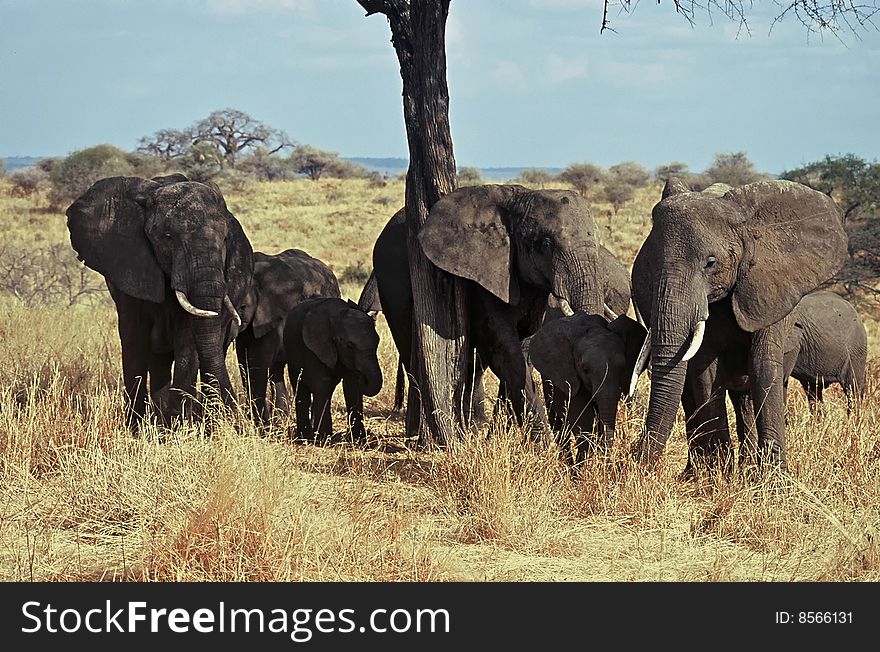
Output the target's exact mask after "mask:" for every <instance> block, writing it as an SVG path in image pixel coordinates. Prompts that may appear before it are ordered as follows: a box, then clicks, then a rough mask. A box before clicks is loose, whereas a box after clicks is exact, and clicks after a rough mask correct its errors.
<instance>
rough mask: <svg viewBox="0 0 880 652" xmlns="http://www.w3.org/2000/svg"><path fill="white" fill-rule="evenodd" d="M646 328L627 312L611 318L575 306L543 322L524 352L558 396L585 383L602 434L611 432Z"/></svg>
mask: <svg viewBox="0 0 880 652" xmlns="http://www.w3.org/2000/svg"><path fill="white" fill-rule="evenodd" d="M645 335H646V331H645V328H644V327H642V326H641V325H640V324H638V323H637V322H635V321H633V320H632V319H630V318H629V317H627V316H626V315H622V316H620V317H618V318H616V319H615V320H613V321H612V322H611V323H609V322H607V321H605V319H604V318H603V317H601V316H599V315H588V314H587V313H585V312H581V311H578V312H576V313H575V314H574V315H571V316H570V317H563V318H560V319H555V320H553V321H551V322H548V323H545V324H544V326H542V327H541V329H540V330H539V331H538V332H537V333H535V335H534V336H533V337H532V339H531V344H530V346H529V356H530V358H531V361H532V363H533V364H534V366H535V369H537V370H538V371H539V372H540V374H541V376H542V378H544V379H545V380H547V381H549V382H550V383H551V384H552V385H553V386H554V388H555V390H556V391H560V390H561V391H562V392H563V396H565V395H568V396H573V395H575V394H577V393H579V392H581V391H582V389H585V390H586V391H587V392H589V396H588V397H587V398H589V400H590V401H591V402H595V404H596V407H597V409H598V413H599V420H600V424H601V427H603V428H604V429H605V435H606V438H607V439H608V440H609V441H611V440H613V438H614V430H615V421H616V417H617V403H618V400H619V399H620V397H621V395H622V394H624V393H625V391H626V388H627V387H628V383H629V379H630V376H631V374H632V370H633V367H634V366H635V363H636V358H637V357H638V355H639V351H640V349H641V347H642V343H643V342H644V339H645Z"/></svg>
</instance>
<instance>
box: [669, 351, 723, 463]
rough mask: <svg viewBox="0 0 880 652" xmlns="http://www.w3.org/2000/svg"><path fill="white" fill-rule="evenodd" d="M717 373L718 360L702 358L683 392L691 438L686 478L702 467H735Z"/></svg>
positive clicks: (691, 372)
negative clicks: (704, 359) (703, 360)
mask: <svg viewBox="0 0 880 652" xmlns="http://www.w3.org/2000/svg"><path fill="white" fill-rule="evenodd" d="M694 360H697V359H696V358H694ZM717 374H718V362H717V360H711V361H707V362H705V363H703V362H702V361H698V362H697V364H695V365H694V367H693V368H691V367H689V368H688V374H687V379H686V381H685V387H684V392H683V393H682V396H681V404H682V408H683V409H684V415H685V431H686V433H687V440H688V461H687V465H686V466H685V469H684V473H683V475H682V477H683V478H686V479H690V478H693V477H694V476H695V475H696V474H697V471H698V470H699V469H715V468H720V469H721V470H722V472H724V473H730V472H731V471H732V470H733V445H732V443H731V440H730V424H729V423H728V421H727V407H726V404H725V401H724V396H725V394H724V389H723V387H722V386H720V382H718V381H719V379H718V378H717Z"/></svg>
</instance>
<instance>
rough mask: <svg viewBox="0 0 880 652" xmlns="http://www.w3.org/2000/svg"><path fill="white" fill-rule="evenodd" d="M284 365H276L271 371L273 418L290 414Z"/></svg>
mask: <svg viewBox="0 0 880 652" xmlns="http://www.w3.org/2000/svg"><path fill="white" fill-rule="evenodd" d="M284 366H285V365H284V364H280V365H274V366H273V367H272V369H271V370H270V371H269V379H270V380H271V381H272V417H273V418H275V417H278V418H282V417H283V416H285V415H287V414H288V413H289V412H290V397H289V396H288V394H287V383H286V382H285V381H284Z"/></svg>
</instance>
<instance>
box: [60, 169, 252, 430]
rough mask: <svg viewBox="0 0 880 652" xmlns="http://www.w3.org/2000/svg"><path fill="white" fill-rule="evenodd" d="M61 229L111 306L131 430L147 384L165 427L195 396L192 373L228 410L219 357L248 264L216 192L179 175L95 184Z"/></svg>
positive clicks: (232, 326)
mask: <svg viewBox="0 0 880 652" xmlns="http://www.w3.org/2000/svg"><path fill="white" fill-rule="evenodd" d="M67 228H68V230H69V231H70V243H71V245H72V246H73V248H74V249H75V250H76V252H77V254H78V258H79V259H80V260H81V261H83V262H84V263H85V264H86V265H87V266H88V267H90V268H92V269H94V270H95V271H97V272H100V273H101V274H103V275H104V278H105V280H106V283H107V287H108V289H109V290H110V294H111V296H112V297H113V300H114V302H115V303H116V312H117V317H118V323H119V339H120V342H121V345H122V372H123V378H124V383H125V393H126V397H127V407H128V414H127V423H128V425H129V427H131V428H135V427H136V426H137V424H138V423H139V422H140V420H141V419H142V418H143V416H144V413H145V409H146V395H147V385H148V384H149V390H150V395H151V397H152V398H153V399H154V400H156V401H157V402H160V403H161V404H162V407H161V408H160V412H161V416H162V417H163V418H165V419H166V420H167V419H171V418H173V417H175V416H178V415H180V414H181V412H182V411H183V405H182V401H183V398H184V396H194V395H195V389H196V381H197V378H198V374H199V373H201V375H202V380H203V381H207V382H208V383H209V384H210V385H213V387H214V389H215V390H216V391H217V392H219V395H220V397H221V398H222V400H223V401H224V402H225V403H226V404H227V405H230V404H232V403H233V402H234V397H233V391H232V384H231V382H230V379H229V373H228V371H227V369H226V361H225V359H226V350H227V348H228V346H229V344H230V343H231V342H232V339H233V338H234V337H235V336H236V335H237V334H238V329H239V327H240V326H241V317H240V316H239V312H240V310H241V306H242V305H243V302H244V300H245V297H246V296H247V294H248V292H249V291H250V287H251V283H252V279H253V270H254V262H253V251H252V249H251V244H250V242H249V241H248V239H247V236H245V234H244V231H243V230H242V228H241V225H240V224H239V222H238V220H236V219H235V217H234V216H233V215H232V213H230V212H229V210H228V209H227V207H226V202H225V200H224V199H223V195H222V194H221V192H220V189H219V188H218V187H217V186H216V185H215V184H212V183H209V184H203V183H197V182H192V181H188V180H187V179H186V177H185V176H183V175H172V176H168V177H157V178H155V179H152V180H150V179H141V178H139V177H110V178H106V179H101V180H99V181H97V182H95V183H94V184H93V185H92V186H91V187H90V188H89V189H88V190H87V191H86V192H85V193H83V195H81V196H80V197H79V198H78V199H77V200H76V201H74V202H73V203H72V204H71V205H70V207H68V209H67ZM172 362H173V377H172ZM169 382H170V387H171V389H172V390H174V391H171V392H169V393H167V395H166V393H165V391H164V390H167V388H168V385H169ZM160 398H161V399H162V400H161V401H159V399H160Z"/></svg>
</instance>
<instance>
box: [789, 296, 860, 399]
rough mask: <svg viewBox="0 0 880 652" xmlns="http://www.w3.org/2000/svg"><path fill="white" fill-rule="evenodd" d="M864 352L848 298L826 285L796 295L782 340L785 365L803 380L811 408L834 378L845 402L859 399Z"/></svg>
mask: <svg viewBox="0 0 880 652" xmlns="http://www.w3.org/2000/svg"><path fill="white" fill-rule="evenodd" d="M867 357H868V335H867V333H866V332H865V325H864V324H863V323H862V320H861V318H860V317H859V313H857V312H856V309H855V308H853V306H852V304H850V303H849V302H848V301H847V300H846V299H844V298H843V297H841V296H839V295H837V294H835V293H834V292H829V291H827V290H820V291H817V292H811V293H810V294H808V295H807V296H805V297H804V298H803V299H801V301H800V303H799V304H798V305H797V308H795V320H794V328H793V329H792V330H791V332H790V333H789V336H788V341H787V342H786V348H785V369H786V373H787V376H791V377H792V378H795V379H796V380H798V381H799V382H800V384H801V385H802V386H803V388H804V391H805V392H806V393H807V399H808V400H809V402H810V407H811V409H812V408H815V404H816V401H821V400H822V390H823V389H825V388H826V387H828V386H829V385H833V384H834V383H839V384H840V386H841V387H842V388H843V392H844V394H845V395H846V398H847V406H848V407H851V405H852V403H853V401H854V400H861V399H862V398H863V397H864V393H865V365H866V362H867Z"/></svg>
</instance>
